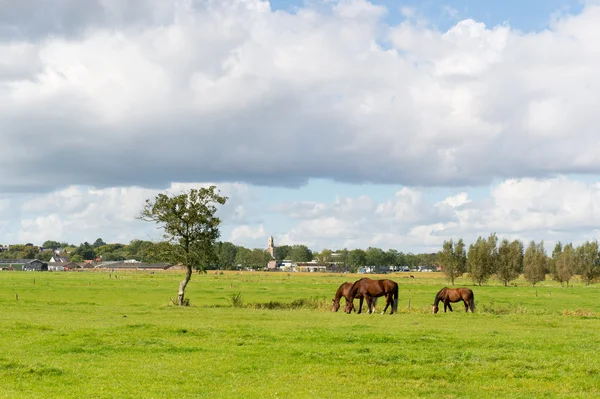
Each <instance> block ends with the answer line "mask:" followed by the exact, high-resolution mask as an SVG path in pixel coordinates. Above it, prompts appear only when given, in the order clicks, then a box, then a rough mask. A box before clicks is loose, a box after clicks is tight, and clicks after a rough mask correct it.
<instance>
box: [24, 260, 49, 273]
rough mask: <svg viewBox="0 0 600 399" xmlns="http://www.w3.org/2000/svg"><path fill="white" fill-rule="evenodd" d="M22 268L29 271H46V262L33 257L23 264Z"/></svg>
mask: <svg viewBox="0 0 600 399" xmlns="http://www.w3.org/2000/svg"><path fill="white" fill-rule="evenodd" d="M23 270H25V271H29V272H47V271H48V264H47V263H45V262H42V261H41V260H38V259H34V260H31V261H29V262H27V263H25V264H24V265H23Z"/></svg>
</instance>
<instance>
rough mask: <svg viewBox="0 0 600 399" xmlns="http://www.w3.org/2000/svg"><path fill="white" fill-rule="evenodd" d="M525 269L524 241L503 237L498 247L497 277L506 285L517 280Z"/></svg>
mask: <svg viewBox="0 0 600 399" xmlns="http://www.w3.org/2000/svg"><path fill="white" fill-rule="evenodd" d="M521 270H523V243H522V242H521V241H519V240H514V241H512V242H509V241H508V240H507V239H503V240H502V243H501V244H500V247H499V248H498V261H497V262H496V270H495V272H496V277H497V278H498V280H500V281H501V282H502V283H503V284H504V286H507V285H508V283H510V282H511V281H513V280H515V279H516V278H518V277H519V275H520V274H521Z"/></svg>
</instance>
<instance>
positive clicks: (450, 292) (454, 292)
mask: <svg viewBox="0 0 600 399" xmlns="http://www.w3.org/2000/svg"><path fill="white" fill-rule="evenodd" d="M440 301H442V302H444V313H446V308H448V309H450V311H451V312H452V306H450V302H460V301H463V302H464V303H465V312H468V311H469V310H470V311H471V313H473V312H474V311H475V296H474V295H473V291H471V289H470V288H448V287H444V288H442V289H441V290H440V291H439V292H438V293H437V294H435V299H434V300H433V313H434V314H435V313H437V312H438V310H439V308H438V303H440Z"/></svg>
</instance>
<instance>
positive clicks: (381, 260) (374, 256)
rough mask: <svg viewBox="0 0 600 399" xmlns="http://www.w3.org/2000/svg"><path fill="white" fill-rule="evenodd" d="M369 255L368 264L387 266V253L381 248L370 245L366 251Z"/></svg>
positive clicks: (377, 266) (378, 266)
mask: <svg viewBox="0 0 600 399" xmlns="http://www.w3.org/2000/svg"><path fill="white" fill-rule="evenodd" d="M365 255H366V256H367V265H369V266H375V267H376V268H381V267H383V266H387V264H388V259H387V255H386V253H385V252H384V251H383V250H382V249H380V248H374V247H369V248H367V250H366V251H365Z"/></svg>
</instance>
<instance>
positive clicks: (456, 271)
mask: <svg viewBox="0 0 600 399" xmlns="http://www.w3.org/2000/svg"><path fill="white" fill-rule="evenodd" d="M437 261H438V264H439V265H440V266H441V267H442V271H443V272H444V274H445V275H446V279H447V280H448V281H450V283H451V284H452V285H454V280H455V279H456V278H457V277H460V276H462V274H463V273H464V272H465V271H466V266H467V254H466V251H465V244H464V242H463V240H462V238H461V239H459V240H458V241H457V242H456V244H454V241H453V240H450V241H444V245H443V247H442V250H441V251H440V252H439V253H438V256H437Z"/></svg>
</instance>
